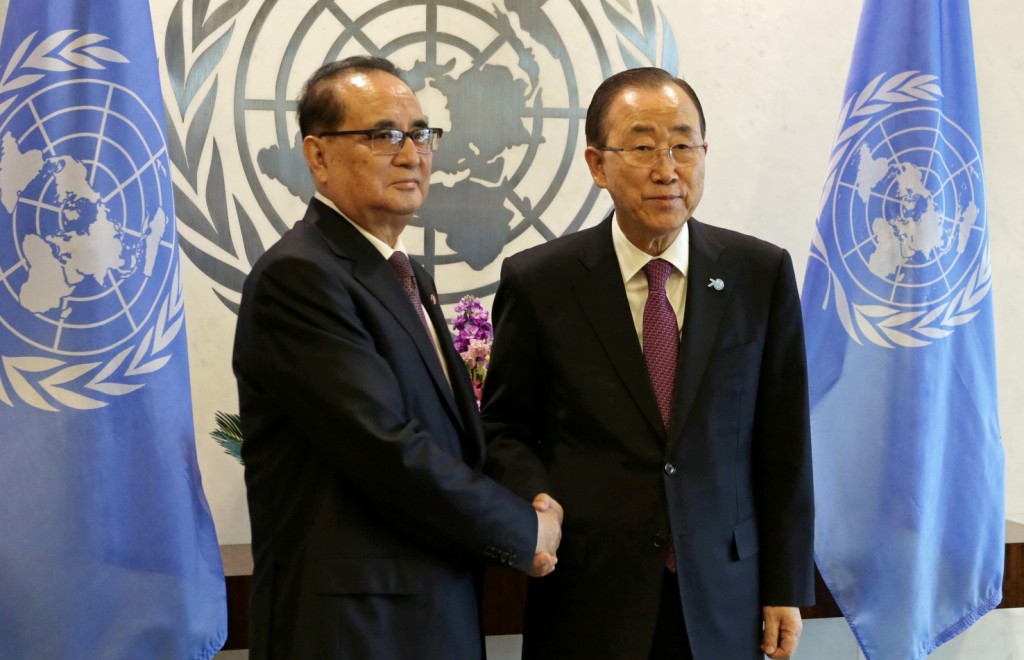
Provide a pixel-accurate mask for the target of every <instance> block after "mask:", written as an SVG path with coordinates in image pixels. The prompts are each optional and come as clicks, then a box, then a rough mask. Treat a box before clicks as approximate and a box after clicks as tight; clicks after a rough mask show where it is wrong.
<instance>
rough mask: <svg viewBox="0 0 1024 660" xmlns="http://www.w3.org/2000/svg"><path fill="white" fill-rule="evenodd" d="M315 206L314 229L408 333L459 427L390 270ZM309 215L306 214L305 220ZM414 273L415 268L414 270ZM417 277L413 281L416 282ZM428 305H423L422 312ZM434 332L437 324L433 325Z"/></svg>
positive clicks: (423, 335)
mask: <svg viewBox="0 0 1024 660" xmlns="http://www.w3.org/2000/svg"><path fill="white" fill-rule="evenodd" d="M311 204H312V205H315V206H316V210H317V211H319V213H317V214H315V217H314V218H312V222H313V224H314V226H316V228H317V230H318V231H319V232H320V233H321V234H322V235H323V236H324V238H325V239H326V240H327V243H328V245H329V246H330V247H331V250H332V251H333V252H334V253H335V254H336V255H338V256H339V257H341V258H342V259H346V260H349V261H351V262H352V263H353V268H352V275H353V277H355V278H356V280H358V281H359V283H360V284H362V285H363V286H364V287H365V288H366V290H367V291H369V292H370V293H371V294H373V296H374V297H376V298H377V300H379V301H380V303H381V304H382V305H383V306H384V308H385V309H387V310H388V312H389V313H390V314H391V315H392V316H393V317H394V318H395V320H396V321H398V323H399V325H401V326H402V328H403V329H404V330H405V332H406V334H408V336H409V339H410V340H411V341H412V342H413V345H415V346H416V350H417V351H418V352H419V354H420V358H422V360H423V363H424V365H425V366H426V368H427V371H428V372H429V373H430V377H431V380H433V381H434V386H435V387H436V388H437V390H438V391H439V392H440V394H441V398H443V399H444V401H445V403H446V404H447V405H448V409H449V412H450V413H451V414H452V416H453V417H454V418H455V419H456V420H457V421H458V423H459V424H460V425H461V424H462V420H461V415H459V413H458V410H457V408H456V405H455V398H454V397H453V396H452V390H451V387H449V386H448V381H447V380H446V379H445V377H444V372H443V371H442V370H441V363H440V362H439V361H438V359H437V351H435V350H434V345H433V342H432V341H431V340H430V337H429V336H428V335H427V331H426V328H424V327H423V324H422V323H421V322H420V317H419V315H418V314H417V313H416V310H415V309H413V306H412V304H411V303H410V302H409V298H408V296H406V294H405V289H403V288H402V284H401V283H400V282H399V281H398V278H397V277H395V273H394V271H393V270H392V269H391V266H390V265H389V264H388V262H387V260H385V259H384V257H383V256H382V255H381V253H380V252H379V251H378V250H377V248H375V247H374V246H373V245H371V244H370V242H369V241H367V240H366V239H365V238H364V237H363V236H362V234H360V233H359V232H358V231H357V230H356V229H355V228H354V227H352V225H350V224H349V223H348V221H346V220H345V219H344V218H341V217H339V216H338V214H337V213H336V212H334V210H333V209H331V208H329V207H328V206H327V205H326V204H323V203H321V202H320V201H319V200H316V199H314V200H313V201H312V202H311ZM309 215H310V214H307V218H309ZM414 270H415V267H414ZM420 279H421V278H419V277H417V282H418V283H419V282H420ZM423 291H424V289H423V286H422V284H420V296H421V297H422V295H423ZM428 305H429V302H428V303H425V304H424V310H426V308H427V307H428ZM434 327H435V329H436V328H437V323H436V322H435V323H434ZM438 334H439V339H441V340H442V341H444V339H446V337H447V335H445V334H443V333H440V332H439V333H438Z"/></svg>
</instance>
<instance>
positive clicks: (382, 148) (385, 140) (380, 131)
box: [317, 128, 444, 156]
mask: <svg viewBox="0 0 1024 660" xmlns="http://www.w3.org/2000/svg"><path fill="white" fill-rule="evenodd" d="M443 133H444V131H443V130H442V129H440V128H414V129H412V130H411V131H400V130H398V129H397V128H364V129H362V130H359V131H324V132H323V133H320V134H319V135H317V137H322V138H325V137H335V136H339V135H365V136H366V137H368V138H370V149H371V150H372V151H373V153H375V154H379V155H381V156H390V155H392V154H397V153H398V152H399V151H401V150H402V147H404V146H405V139H406V138H409V139H410V140H412V146H413V148H414V149H415V150H416V151H417V152H419V153H421V154H429V153H431V152H432V151H435V150H436V149H437V142H438V140H440V139H441V135H442V134H443Z"/></svg>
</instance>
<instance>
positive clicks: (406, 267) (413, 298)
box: [388, 251, 434, 344]
mask: <svg viewBox="0 0 1024 660" xmlns="http://www.w3.org/2000/svg"><path fill="white" fill-rule="evenodd" d="M388 264H389V265H390V266H391V268H392V270H394V271H395V275H397V276H398V281H399V282H401V283H402V288H403V289H405V295H407V296H409V302H411V303H412V307H413V309H415V310H416V314H417V315H419V317H420V321H422V322H423V327H424V329H425V330H426V331H427V338H428V339H430V343H431V344H433V343H434V335H433V334H431V332H430V323H429V322H428V321H427V315H426V314H425V313H424V311H423V302H422V301H421V300H420V288H419V287H418V286H417V285H416V276H415V275H413V273H412V262H410V261H409V257H408V256H406V254H405V253H404V252H397V251H396V252H393V253H392V254H391V257H390V258H389V259H388Z"/></svg>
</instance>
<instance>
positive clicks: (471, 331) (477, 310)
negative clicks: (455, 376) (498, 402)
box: [452, 296, 494, 405]
mask: <svg viewBox="0 0 1024 660" xmlns="http://www.w3.org/2000/svg"><path fill="white" fill-rule="evenodd" d="M452 339H453V341H454V342H455V350H456V351H458V352H459V355H461V356H462V361H463V362H465V363H466V369H468V370H469V380H470V382H472V383H473V392H474V394H476V402H477V405H480V397H481V395H482V394H483V391H484V379H485V378H486V377H487V363H488V361H489V359H490V356H491V342H492V341H494V328H493V326H491V321H490V314H488V312H487V310H486V309H484V307H483V305H482V304H481V303H480V299H479V298H477V297H476V296H464V297H463V298H462V300H460V301H459V302H458V303H456V305H455V317H454V318H453V319H452Z"/></svg>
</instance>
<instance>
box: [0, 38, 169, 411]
mask: <svg viewBox="0 0 1024 660" xmlns="http://www.w3.org/2000/svg"><path fill="white" fill-rule="evenodd" d="M73 32H74V31H66V32H63V33H56V34H54V35H48V36H36V35H31V36H29V37H28V38H26V40H25V41H24V42H23V44H22V45H23V46H24V48H23V49H21V50H19V51H17V52H19V53H21V54H22V56H23V60H22V61H20V62H19V61H17V60H16V61H14V62H12V63H11V66H10V67H9V68H8V70H7V72H8V76H7V78H6V79H5V80H4V81H3V82H5V83H6V84H7V85H8V86H9V87H14V88H16V89H18V90H19V91H20V92H21V93H19V94H16V95H13V96H11V97H10V98H9V100H8V101H5V105H6V108H5V110H6V111H5V112H3V113H2V114H0V323H2V324H3V326H4V329H5V330H6V331H7V332H9V333H11V335H13V336H14V337H16V338H17V339H18V340H20V342H21V347H22V348H21V349H20V350H15V351H14V352H13V354H8V355H4V356H3V357H2V365H3V373H4V375H5V376H6V379H5V380H0V401H2V402H3V403H6V404H7V405H16V402H18V401H19V400H20V402H21V403H27V404H29V405H31V406H33V407H36V408H40V409H44V410H51V411H54V410H58V409H60V407H61V406H63V407H66V408H73V409H87V408H97V407H103V406H105V405H108V404H109V403H110V402H111V401H112V400H113V397H117V396H120V395H123V394H127V393H128V392H131V391H134V390H135V389H138V388H140V387H142V386H143V384H142V383H141V382H139V381H137V379H138V378H139V377H141V376H143V375H145V374H148V373H151V372H153V371H155V370H157V369H160V368H162V367H163V366H164V365H165V364H166V363H167V361H168V360H169V354H168V349H169V344H170V342H171V340H173V339H174V337H175V336H176V335H177V334H178V332H179V331H180V329H181V327H182V320H181V315H182V309H183V306H182V305H181V300H180V282H178V272H177V269H176V252H177V245H176V242H175V239H174V227H173V212H172V211H171V208H172V206H171V200H172V192H171V184H170V175H169V172H168V170H167V167H166V164H165V162H166V146H165V142H164V138H163V129H162V127H161V126H160V124H159V122H158V121H157V119H156V117H155V116H154V115H153V114H152V112H151V111H150V110H149V108H148V107H147V106H146V104H145V103H144V102H143V100H142V99H141V98H140V97H139V96H138V95H137V94H136V93H135V92H134V91H132V90H131V89H129V88H127V87H124V86H122V85H120V84H118V83H116V82H111V81H108V80H104V79H101V78H92V77H87V76H81V75H80V74H79V75H71V76H67V75H64V76H61V75H53V74H50V75H49V76H47V75H45V74H39V73H37V71H38V70H40V69H41V70H43V71H47V70H50V71H53V72H56V73H63V72H66V71H68V69H71V70H72V71H75V70H76V69H77V68H78V67H76V66H73V65H72V63H75V64H79V65H80V66H85V65H88V64H90V63H91V64H92V66H90V67H89V68H93V69H103V68H105V66H109V65H119V64H126V63H127V62H128V61H127V60H126V59H125V58H124V57H123V56H122V55H120V53H117V52H116V51H114V50H112V49H109V48H105V47H99V48H88V46H90V45H92V44H97V43H100V42H102V41H104V40H105V39H106V38H105V37H103V36H102V35H75V34H74V33H73ZM75 48H81V49H84V50H83V51H81V52H80V53H79V54H80V55H83V56H84V57H85V59H81V58H76V57H74V56H73V53H74V50H75ZM69 53H72V56H69ZM58 57H64V58H66V59H57V58H58ZM83 63H85V64H83ZM19 64H21V65H23V67H24V69H25V70H26V71H31V73H23V74H22V77H21V78H20V79H19V77H18V73H17V72H18V66H17V65H19ZM48 78H49V80H48ZM36 81H38V83H37V84H35V85H33V84H32V83H33V82H36ZM0 84H2V83H0ZM16 345H17V344H12V343H10V342H7V343H5V349H4V352H7V353H10V352H12V348H13V347H14V346H16ZM4 382H6V383H7V386H4ZM8 387H9V390H8Z"/></svg>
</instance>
